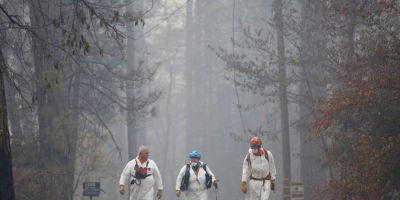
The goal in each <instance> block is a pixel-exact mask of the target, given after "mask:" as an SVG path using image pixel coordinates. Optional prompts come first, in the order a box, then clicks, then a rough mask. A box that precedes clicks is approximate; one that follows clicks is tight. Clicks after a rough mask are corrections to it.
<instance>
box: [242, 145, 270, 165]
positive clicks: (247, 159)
mask: <svg viewBox="0 0 400 200" xmlns="http://www.w3.org/2000/svg"><path fill="white" fill-rule="evenodd" d="M264 151H265V156H264V157H265V159H266V160H267V161H268V162H269V154H268V150H266V149H264ZM246 161H247V164H248V165H249V167H251V160H250V153H247V155H246Z"/></svg>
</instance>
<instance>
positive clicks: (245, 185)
mask: <svg viewBox="0 0 400 200" xmlns="http://www.w3.org/2000/svg"><path fill="white" fill-rule="evenodd" d="M241 189H242V192H243V193H245V194H246V192H247V184H246V181H242V188H241Z"/></svg>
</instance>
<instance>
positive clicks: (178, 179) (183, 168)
mask: <svg viewBox="0 0 400 200" xmlns="http://www.w3.org/2000/svg"><path fill="white" fill-rule="evenodd" d="M185 172H186V165H185V166H183V167H182V168H181V171H179V174H178V177H177V178H176V185H175V190H176V191H178V190H181V182H182V178H183V176H184V175H185Z"/></svg>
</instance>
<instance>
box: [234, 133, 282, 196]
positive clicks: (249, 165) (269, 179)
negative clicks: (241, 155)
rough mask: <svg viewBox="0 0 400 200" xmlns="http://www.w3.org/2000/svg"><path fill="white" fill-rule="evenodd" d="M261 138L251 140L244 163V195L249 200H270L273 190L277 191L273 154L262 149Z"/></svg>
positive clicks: (242, 187)
mask: <svg viewBox="0 0 400 200" xmlns="http://www.w3.org/2000/svg"><path fill="white" fill-rule="evenodd" d="M261 143H262V142H261V138H259V137H256V136H254V137H252V138H251V139H250V149H249V153H247V155H246V157H245V159H244V161H243V173H242V185H241V189H242V192H243V193H247V179H249V191H248V192H249V194H248V200H268V198H269V195H270V192H271V190H274V189H275V181H276V169H275V162H274V157H273V156H272V153H271V152H270V151H268V150H266V149H264V148H262V147H261Z"/></svg>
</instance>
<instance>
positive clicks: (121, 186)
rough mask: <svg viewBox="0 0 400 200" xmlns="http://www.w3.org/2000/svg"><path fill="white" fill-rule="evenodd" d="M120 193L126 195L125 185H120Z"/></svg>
mask: <svg viewBox="0 0 400 200" xmlns="http://www.w3.org/2000/svg"><path fill="white" fill-rule="evenodd" d="M119 193H120V194H124V193H125V187H124V185H120V186H119Z"/></svg>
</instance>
